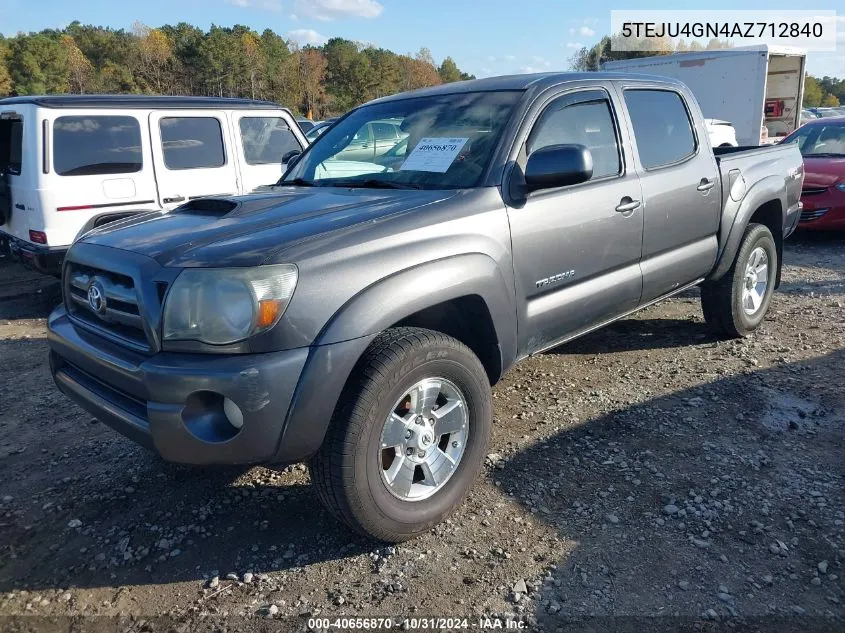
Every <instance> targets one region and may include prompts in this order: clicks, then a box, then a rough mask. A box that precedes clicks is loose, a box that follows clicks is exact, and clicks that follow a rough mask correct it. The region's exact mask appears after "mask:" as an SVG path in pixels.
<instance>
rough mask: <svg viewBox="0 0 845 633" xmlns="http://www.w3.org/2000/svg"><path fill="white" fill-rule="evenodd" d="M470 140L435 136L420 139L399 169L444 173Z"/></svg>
mask: <svg viewBox="0 0 845 633" xmlns="http://www.w3.org/2000/svg"><path fill="white" fill-rule="evenodd" d="M468 140H469V139H467V138H434V137H427V138H423V139H420V142H419V143H417V146H416V147H415V148H414V151H412V152H411V155H410V156H408V158H407V159H405V162H404V163H402V166H401V167H400V168H399V171H433V172H437V173H441V174H442V173H444V172H446V170H448V169H449V167H450V166H451V165H452V163H453V162H454V161H455V157H456V156H457V155H458V152H460V151H461V149H462V148H463V146H464V145H466V142H467V141H468Z"/></svg>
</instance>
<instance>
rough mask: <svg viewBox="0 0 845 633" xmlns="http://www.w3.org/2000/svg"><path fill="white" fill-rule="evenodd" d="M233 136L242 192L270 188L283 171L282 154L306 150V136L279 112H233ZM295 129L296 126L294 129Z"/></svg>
mask: <svg viewBox="0 0 845 633" xmlns="http://www.w3.org/2000/svg"><path fill="white" fill-rule="evenodd" d="M231 116H232V133H233V135H234V137H235V147H236V148H237V152H238V163H239V165H240V171H241V178H240V182H241V193H249V192H250V191H253V190H254V189H255V188H256V187H260V186H261V185H272V184H274V183H276V182H277V181H278V180H279V178H281V177H282V173H283V172H284V170H285V167H284V165H283V164H282V159H283V158H284V156H285V154H287V153H289V152H291V151H294V150H298V151H302V149H303V147H305V145H306V143H305V137H304V136H302V135H301V132H300V131H299V130H298V129H296V130H294V129H293V126H294V125H295V123H294V122H293V121H292V120H291V119H289V118H288V117H286V116H284V114H283V113H282V112H272V111H267V112H263V111H260V110H257V111H239V110H235V111H233V112H232V115H231ZM297 128H298V126H297Z"/></svg>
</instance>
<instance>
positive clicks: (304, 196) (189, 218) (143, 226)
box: [81, 187, 455, 267]
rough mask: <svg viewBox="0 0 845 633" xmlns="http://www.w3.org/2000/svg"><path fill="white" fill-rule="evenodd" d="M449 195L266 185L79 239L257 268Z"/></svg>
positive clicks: (167, 259) (170, 261) (169, 258)
mask: <svg viewBox="0 0 845 633" xmlns="http://www.w3.org/2000/svg"><path fill="white" fill-rule="evenodd" d="M453 195H455V192H454V191H442V190H441V191H433V190H393V189H390V190H382V189H346V188H341V187H325V188H324V187H313V188H305V187H269V188H266V191H262V192H261V193H255V194H251V195H247V196H237V197H231V198H201V199H198V200H193V201H191V202H189V203H187V204H185V205H183V206H181V207H179V208H178V209H176V210H174V211H171V212H169V213H149V214H142V215H138V216H133V217H131V218H127V219H125V220H121V221H118V222H114V223H112V224H107V225H105V226H103V227H101V228H99V229H95V230H94V231H91V232H89V233H87V234H86V235H85V236H84V237H83V238H82V239H81V241H83V242H86V243H89V244H98V245H101V246H109V247H111V248H116V249H121V250H126V251H132V252H134V253H139V254H142V255H146V256H147V257H151V258H153V259H155V260H156V261H157V262H158V263H159V264H160V265H162V266H185V267H227V266H256V265H259V264H261V263H264V262H266V261H267V260H268V259H269V258H271V257H272V256H273V255H274V254H277V253H279V252H280V251H282V250H284V249H286V248H289V247H291V246H292V245H294V244H296V243H298V242H301V241H303V240H308V239H312V238H314V237H316V236H320V235H324V234H328V233H335V232H338V231H342V230H344V229H347V228H349V227H351V226H353V225H356V224H361V223H364V222H374V221H380V220H383V219H385V218H387V217H388V216H393V215H396V214H401V213H407V212H410V211H412V210H414V209H417V208H419V207H422V206H426V205H429V204H432V203H435V202H439V201H442V200H445V199H447V198H450V197H452V196H453Z"/></svg>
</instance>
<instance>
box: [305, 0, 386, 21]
mask: <svg viewBox="0 0 845 633" xmlns="http://www.w3.org/2000/svg"><path fill="white" fill-rule="evenodd" d="M293 6H294V10H295V11H296V13H297V14H298V15H304V16H307V17H310V18H314V19H315V20H322V21H324V22H328V21H331V20H336V19H338V18H349V17H358V18H377V17H378V16H379V15H381V12H382V11H384V6H382V4H381V3H379V2H377V1H376V0H295V2H294V5H293Z"/></svg>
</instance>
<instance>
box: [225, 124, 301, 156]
mask: <svg viewBox="0 0 845 633" xmlns="http://www.w3.org/2000/svg"><path fill="white" fill-rule="evenodd" d="M239 127H240V131H241V142H242V143H243V147H244V158H245V159H246V162H247V163H248V164H250V165H268V164H275V165H281V164H282V157H284V155H285V154H287V153H288V152H289V151H291V150H301V149H302V148H301V147H300V145H299V142H298V141H297V140H296V136H294V134H293V132H291V130H290V128H289V127H288V125H287V123H285V120H284V119H282V118H280V117H243V118H242V119H241V120H240V122H239Z"/></svg>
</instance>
